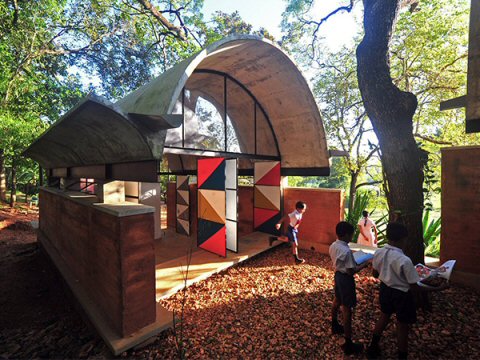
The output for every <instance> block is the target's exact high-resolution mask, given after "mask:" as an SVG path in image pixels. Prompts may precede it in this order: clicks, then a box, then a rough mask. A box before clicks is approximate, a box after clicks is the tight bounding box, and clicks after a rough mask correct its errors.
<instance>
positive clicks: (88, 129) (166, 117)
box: [25, 35, 329, 175]
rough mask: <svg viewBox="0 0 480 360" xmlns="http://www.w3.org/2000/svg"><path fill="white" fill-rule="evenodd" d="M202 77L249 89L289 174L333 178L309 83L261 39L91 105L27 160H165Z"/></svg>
mask: <svg viewBox="0 0 480 360" xmlns="http://www.w3.org/2000/svg"><path fill="white" fill-rule="evenodd" d="M197 69H203V70H205V69H207V70H214V71H219V72H223V73H226V74H228V75H230V76H231V77H233V78H234V79H236V80H238V81H239V82H240V83H242V84H243V85H244V86H245V87H246V88H247V89H248V90H249V91H250V92H251V93H252V94H253V95H254V96H255V98H256V99H257V100H258V102H259V103H260V104H261V105H262V106H263V108H264V110H265V111H266V113H267V115H268V117H269V119H270V122H271V124H272V128H273V132H274V134H275V136H276V138H277V141H278V146H279V150H280V155H281V158H282V168H284V169H292V170H293V169H311V171H307V172H305V171H299V174H300V172H301V173H303V174H307V173H308V174H309V175H314V174H320V173H321V174H326V173H327V172H328V169H329V161H328V158H329V155H328V150H327V143H326V138H325V132H324V127H323V124H322V120H321V116H320V113H319V110H318V107H317V104H316V103H315V100H314V98H313V95H312V93H311V91H310V89H309V86H308V84H307V82H306V80H305V78H304V77H303V76H302V74H301V73H300V71H299V69H298V68H297V67H296V65H295V64H294V62H293V61H292V60H291V59H290V58H289V57H288V56H287V55H286V54H285V53H284V52H283V51H282V50H281V49H280V48H278V47H277V46H276V45H274V44H273V43H271V42H269V41H266V40H262V39H260V38H258V37H256V36H250V35H233V36H230V37H227V38H225V39H223V40H220V41H218V42H215V43H213V44H211V45H210V46H208V47H207V48H205V49H204V50H202V51H200V52H199V53H198V54H196V55H194V56H192V57H191V58H189V59H186V60H184V61H182V62H180V63H179V64H177V65H176V66H174V67H173V68H171V69H169V70H168V71H166V72H165V73H163V74H162V75H160V76H159V77H157V78H156V79H154V80H152V81H151V82H149V83H148V84H146V85H144V86H142V87H140V88H138V89H137V90H135V91H133V92H132V93H130V94H129V95H127V96H126V97H125V98H123V99H121V100H119V101H118V102H117V103H115V104H109V103H107V102H105V101H104V100H102V99H98V98H91V97H89V98H87V99H85V100H83V101H82V102H81V103H80V104H79V105H77V106H76V107H75V108H74V109H72V110H71V111H70V112H68V113H67V114H66V115H65V116H64V117H62V119H60V120H59V121H57V123H56V124H54V126H52V127H51V128H50V129H49V130H48V131H47V132H46V133H45V134H44V135H42V136H41V137H40V138H38V139H37V140H36V141H35V142H34V143H33V144H32V145H31V146H30V148H28V149H27V150H26V152H25V154H26V155H28V156H30V157H31V158H33V159H34V160H36V161H38V162H39V163H40V164H41V165H42V166H43V167H45V168H55V167H69V166H79V165H95V164H105V163H120V162H128V161H141V160H153V159H160V158H161V157H162V155H163V145H164V142H165V136H166V132H167V129H169V128H174V127H178V126H179V125H180V124H181V122H180V121H181V120H179V119H178V118H179V116H178V115H177V116H174V115H170V114H172V112H173V109H174V107H175V103H176V101H177V99H178V97H179V95H180V93H181V91H182V88H183V87H184V86H185V84H186V82H187V80H188V79H189V77H190V76H191V75H192V73H193V72H194V71H195V70H197Z"/></svg>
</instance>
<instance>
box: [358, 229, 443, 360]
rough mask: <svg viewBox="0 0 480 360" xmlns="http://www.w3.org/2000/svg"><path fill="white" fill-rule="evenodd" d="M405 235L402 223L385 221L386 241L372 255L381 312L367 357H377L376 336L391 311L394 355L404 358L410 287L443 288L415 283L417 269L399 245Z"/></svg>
mask: <svg viewBox="0 0 480 360" xmlns="http://www.w3.org/2000/svg"><path fill="white" fill-rule="evenodd" d="M407 236H408V232H407V228H406V227H405V226H404V225H403V224H400V223H389V224H388V225H387V239H388V245H386V246H385V247H383V248H381V249H378V250H377V251H375V255H374V257H373V276H375V277H378V278H379V279H380V280H381V283H380V309H381V315H380V319H378V321H377V323H376V324H375V329H374V330H373V338H372V341H371V343H370V346H369V347H368V349H367V357H368V358H369V359H375V358H379V357H380V355H381V352H380V347H379V342H380V338H381V335H382V332H383V331H384V330H385V328H386V326H387V325H388V323H389V321H390V317H391V315H392V314H393V313H395V314H396V316H397V341H398V357H399V359H406V358H407V355H408V330H409V326H410V324H414V323H415V322H416V321H417V310H416V306H415V299H414V298H413V294H412V290H415V291H438V290H443V289H445V286H443V287H439V288H436V289H434V290H432V289H426V288H423V287H420V286H418V285H417V282H418V281H420V277H419V276H418V273H417V270H415V266H413V263H412V261H411V260H410V258H409V257H408V256H406V255H405V254H404V253H403V251H402V249H401V248H402V247H403V245H404V242H405V240H406V239H407Z"/></svg>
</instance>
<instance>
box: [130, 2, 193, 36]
mask: <svg viewBox="0 0 480 360" xmlns="http://www.w3.org/2000/svg"><path fill="white" fill-rule="evenodd" d="M137 1H138V2H139V3H140V4H141V5H142V6H143V7H144V8H145V10H148V11H149V12H150V13H151V14H152V15H153V16H154V17H155V18H156V19H157V20H158V21H159V22H160V23H161V24H162V25H163V26H165V27H166V28H167V29H168V30H169V31H171V32H172V33H173V34H174V35H175V37H177V38H178V39H180V40H183V41H186V40H187V36H186V35H185V32H184V30H183V29H182V28H181V27H178V26H175V25H174V24H172V23H171V22H170V21H168V20H167V18H166V17H165V16H163V14H162V11H159V10H158V9H157V8H156V7H155V6H153V5H152V3H151V2H150V1H148V0H137ZM167 12H169V13H175V14H177V17H178V10H168V11H167Z"/></svg>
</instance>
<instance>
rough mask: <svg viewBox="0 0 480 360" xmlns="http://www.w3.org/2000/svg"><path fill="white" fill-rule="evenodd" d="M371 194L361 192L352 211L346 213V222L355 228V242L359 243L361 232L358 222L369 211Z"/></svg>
mask: <svg viewBox="0 0 480 360" xmlns="http://www.w3.org/2000/svg"><path fill="white" fill-rule="evenodd" d="M370 198H371V194H370V193H369V192H368V191H359V192H358V193H357V197H356V199H355V202H354V203H353V208H352V211H350V212H348V211H346V213H345V221H347V222H349V223H350V224H352V225H353V226H354V227H355V233H354V234H353V242H357V239H358V234H359V232H360V231H359V230H358V227H357V223H358V220H359V219H360V218H361V217H362V212H363V211H364V210H367V211H368V206H369V204H370Z"/></svg>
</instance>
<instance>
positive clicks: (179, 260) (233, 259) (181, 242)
mask: <svg viewBox="0 0 480 360" xmlns="http://www.w3.org/2000/svg"><path fill="white" fill-rule="evenodd" d="M268 237H269V235H268V234H264V233H260V232H255V233H252V234H249V235H246V236H243V237H241V238H239V245H238V248H239V252H238V253H234V252H231V251H227V257H226V258H223V257H221V256H218V255H215V254H212V253H210V252H207V251H205V250H201V249H198V248H197V246H196V240H195V238H189V237H186V236H182V235H179V234H175V233H174V232H172V231H171V230H167V231H166V233H165V237H164V238H163V239H159V240H157V242H156V247H155V257H156V259H157V265H156V266H155V275H156V297H157V301H158V300H160V299H162V298H165V297H168V296H170V295H172V294H174V293H176V292H177V291H179V290H181V289H183V288H184V287H185V285H186V286H189V285H191V284H194V283H196V282H198V281H201V280H204V279H206V278H208V277H209V276H211V275H213V274H215V273H218V272H220V271H222V270H225V269H227V268H229V267H231V266H233V265H235V264H237V263H239V262H242V261H245V260H247V259H250V258H252V257H254V256H256V255H258V254H261V253H263V252H265V251H268V250H270V249H272V248H274V247H275V246H278V245H280V244H282V243H281V242H278V241H277V242H275V243H274V244H273V245H272V246H271V247H270V246H269V244H268ZM189 253H190V254H191V255H190V256H189ZM189 257H190V261H188V259H189ZM168 258H169V259H168ZM188 263H189V265H188V266H187V264H188ZM187 269H188V272H187ZM185 277H186V278H185Z"/></svg>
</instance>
